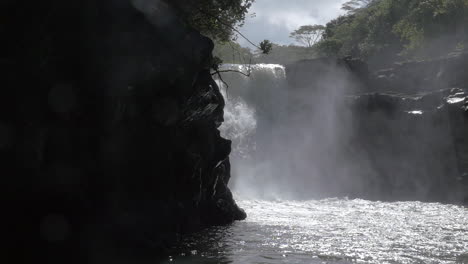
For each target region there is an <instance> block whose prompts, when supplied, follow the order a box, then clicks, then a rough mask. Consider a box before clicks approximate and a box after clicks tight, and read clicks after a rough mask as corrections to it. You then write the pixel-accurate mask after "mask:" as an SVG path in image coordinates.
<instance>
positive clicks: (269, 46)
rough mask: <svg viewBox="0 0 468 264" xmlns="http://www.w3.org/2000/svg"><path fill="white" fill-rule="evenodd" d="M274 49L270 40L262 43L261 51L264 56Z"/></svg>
mask: <svg viewBox="0 0 468 264" xmlns="http://www.w3.org/2000/svg"><path fill="white" fill-rule="evenodd" d="M272 49H273V43H271V41H269V40H268V39H265V40H264V41H262V42H260V50H261V51H262V53H263V54H268V53H270V51H271V50H272Z"/></svg>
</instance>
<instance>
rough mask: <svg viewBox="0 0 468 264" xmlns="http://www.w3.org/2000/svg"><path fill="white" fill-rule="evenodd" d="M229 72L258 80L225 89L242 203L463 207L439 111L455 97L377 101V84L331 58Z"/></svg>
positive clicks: (237, 78)
mask: <svg viewBox="0 0 468 264" xmlns="http://www.w3.org/2000/svg"><path fill="white" fill-rule="evenodd" d="M353 67H354V68H353ZM224 69H225V70H226V69H230V70H235V71H239V70H240V71H243V72H244V73H249V72H250V76H245V75H242V74H239V73H236V72H228V73H223V75H222V79H223V81H224V82H225V83H226V84H227V85H228V86H227V87H226V84H223V83H222V82H221V81H218V84H219V85H220V86H221V87H222V90H223V95H224V97H225V100H226V101H227V104H226V108H225V114H224V116H225V122H224V124H223V126H222V127H221V131H222V135H223V136H224V137H226V138H229V139H231V140H232V141H233V143H232V144H233V153H232V154H231V160H232V161H231V163H232V175H233V180H232V182H231V185H232V188H233V190H234V192H235V193H237V194H238V195H240V196H243V197H249V198H262V199H301V200H305V199H318V198H327V197H349V198H365V199H373V200H444V201H455V200H457V199H460V197H459V190H457V189H456V187H454V186H456V177H457V176H456V175H458V174H457V173H458V170H457V164H456V163H457V162H456V153H455V152H456V151H455V148H454V145H453V144H454V143H453V135H451V134H450V133H451V130H450V124H449V123H448V121H447V117H448V113H447V112H446V111H444V110H443V108H444V107H447V106H445V105H444V102H443V101H440V102H438V101H437V100H438V99H440V98H445V97H444V95H443V94H444V93H446V94H447V95H448V93H449V91H448V90H444V91H439V92H435V93H430V92H429V91H428V92H426V94H424V93H419V94H414V95H405V96H402V95H401V94H399V95H398V94H392V93H391V92H389V93H387V94H377V93H373V92H369V87H370V86H373V85H376V84H375V83H374V82H372V81H369V80H368V78H363V76H359V74H357V73H356V72H357V71H356V69H355V66H353V65H350V64H349V63H348V62H346V61H342V60H336V59H331V58H330V59H328V58H324V59H315V60H305V61H300V62H297V63H294V64H291V65H287V66H282V65H273V64H259V65H253V66H250V68H249V66H247V65H224ZM363 69H364V70H363V71H364V72H365V71H366V68H365V67H363ZM369 76H370V75H369ZM447 95H445V96H447ZM445 104H448V103H447V102H445ZM437 107H439V108H437ZM441 109H442V110H441Z"/></svg>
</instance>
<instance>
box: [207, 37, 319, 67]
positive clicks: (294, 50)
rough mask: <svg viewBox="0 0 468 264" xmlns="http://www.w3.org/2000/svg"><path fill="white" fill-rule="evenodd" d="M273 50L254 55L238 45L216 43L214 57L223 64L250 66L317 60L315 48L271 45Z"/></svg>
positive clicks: (234, 43)
mask: <svg viewBox="0 0 468 264" xmlns="http://www.w3.org/2000/svg"><path fill="white" fill-rule="evenodd" d="M270 43H271V42H270ZM271 45H272V49H271V50H270V52H269V53H268V54H265V53H263V52H259V53H257V54H254V53H253V52H252V51H251V50H250V49H248V48H244V47H241V46H240V45H239V44H238V43H236V42H233V41H229V42H215V48H214V51H213V55H214V56H215V57H218V58H219V59H220V60H222V63H234V64H249V63H273V64H282V65H286V64H289V63H292V62H295V61H299V60H303V59H313V58H317V57H318V54H317V52H316V49H315V48H313V47H312V48H307V47H303V46H294V45H289V46H282V45H277V44H274V43H271Z"/></svg>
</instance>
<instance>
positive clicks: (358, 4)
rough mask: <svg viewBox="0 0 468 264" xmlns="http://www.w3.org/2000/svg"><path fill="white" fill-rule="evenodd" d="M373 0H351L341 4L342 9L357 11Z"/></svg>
mask: <svg viewBox="0 0 468 264" xmlns="http://www.w3.org/2000/svg"><path fill="white" fill-rule="evenodd" d="M372 1H373V0H349V1H347V2H345V3H343V5H342V6H341V9H343V10H345V11H347V12H348V13H355V12H356V11H358V10H360V9H361V8H364V7H366V6H368V5H369V4H370V3H372Z"/></svg>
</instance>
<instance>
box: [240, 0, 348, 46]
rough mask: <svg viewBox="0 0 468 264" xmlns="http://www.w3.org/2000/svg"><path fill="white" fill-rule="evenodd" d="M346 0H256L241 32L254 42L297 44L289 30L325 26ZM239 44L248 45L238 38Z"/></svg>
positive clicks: (338, 13)
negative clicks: (309, 26) (313, 25)
mask: <svg viewBox="0 0 468 264" xmlns="http://www.w3.org/2000/svg"><path fill="white" fill-rule="evenodd" d="M344 2H346V0H256V1H255V2H254V4H253V5H252V7H251V8H250V12H249V15H247V16H246V20H245V24H244V26H243V27H242V28H240V32H241V33H242V34H243V35H245V36H246V37H247V38H249V39H250V40H252V42H254V43H260V42H261V41H262V40H264V39H268V40H270V41H272V42H273V43H277V44H282V45H289V44H292V43H294V44H296V43H295V42H294V40H293V39H291V38H289V33H291V32H292V31H293V30H295V29H297V28H299V27H300V26H302V25H311V24H322V25H325V24H326V23H327V22H329V21H330V20H332V19H333V18H336V17H338V16H339V15H340V14H343V13H344V12H343V11H342V10H341V9H340V8H341V5H342V4H343V3H344ZM237 41H238V42H239V43H240V44H241V45H242V46H245V47H250V48H252V46H251V45H249V44H248V42H247V41H246V40H244V39H242V38H241V37H239V38H238V40H237Z"/></svg>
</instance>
